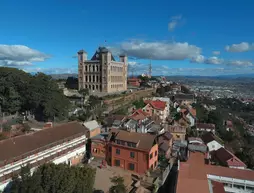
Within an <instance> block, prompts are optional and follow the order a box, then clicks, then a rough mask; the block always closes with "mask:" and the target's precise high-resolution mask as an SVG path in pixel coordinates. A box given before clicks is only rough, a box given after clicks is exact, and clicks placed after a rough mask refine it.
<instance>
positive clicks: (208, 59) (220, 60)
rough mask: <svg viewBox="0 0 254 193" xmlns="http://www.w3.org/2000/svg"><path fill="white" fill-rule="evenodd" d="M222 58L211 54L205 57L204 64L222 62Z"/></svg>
mask: <svg viewBox="0 0 254 193" xmlns="http://www.w3.org/2000/svg"><path fill="white" fill-rule="evenodd" d="M223 62H224V60H223V59H220V58H218V57H216V56H212V57H210V58H207V59H205V61H204V63H205V64H223Z"/></svg>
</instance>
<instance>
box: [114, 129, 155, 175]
mask: <svg viewBox="0 0 254 193" xmlns="http://www.w3.org/2000/svg"><path fill="white" fill-rule="evenodd" d="M109 141H110V147H109V151H110V152H111V165H112V166H116V167H120V168H123V169H125V170H129V171H132V172H135V173H139V174H143V173H145V172H146V171H147V170H150V169H151V170H153V169H154V168H156V167H157V164H158V144H157V141H156V136H155V135H150V134H144V133H135V132H128V131H123V130H118V131H116V132H111V135H110V136H109Z"/></svg>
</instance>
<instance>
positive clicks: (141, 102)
mask: <svg viewBox="0 0 254 193" xmlns="http://www.w3.org/2000/svg"><path fill="white" fill-rule="evenodd" d="M132 104H133V105H134V106H135V108H136V109H140V108H143V107H144V106H145V103H144V100H143V99H142V98H141V99H139V100H136V101H134V102H133V103H132Z"/></svg>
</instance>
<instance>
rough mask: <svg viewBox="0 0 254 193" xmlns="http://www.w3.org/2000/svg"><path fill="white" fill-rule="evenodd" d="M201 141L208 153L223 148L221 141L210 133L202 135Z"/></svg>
mask: <svg viewBox="0 0 254 193" xmlns="http://www.w3.org/2000/svg"><path fill="white" fill-rule="evenodd" d="M201 139H202V140H203V141H204V143H205V144H206V145H207V147H208V150H209V152H212V151H216V150H218V149H220V148H222V147H224V145H223V141H222V140H221V139H220V138H219V137H218V136H216V135H215V134H213V133H211V132H209V133H206V134H204V135H203V136H202V137H201Z"/></svg>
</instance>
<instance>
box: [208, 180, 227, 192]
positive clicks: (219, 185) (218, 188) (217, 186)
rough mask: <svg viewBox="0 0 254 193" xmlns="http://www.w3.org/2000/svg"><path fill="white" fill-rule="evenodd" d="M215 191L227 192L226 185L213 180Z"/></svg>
mask: <svg viewBox="0 0 254 193" xmlns="http://www.w3.org/2000/svg"><path fill="white" fill-rule="evenodd" d="M211 183H212V187H213V193H226V192H225V189H224V185H223V184H222V183H220V182H216V181H212V182H211Z"/></svg>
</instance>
